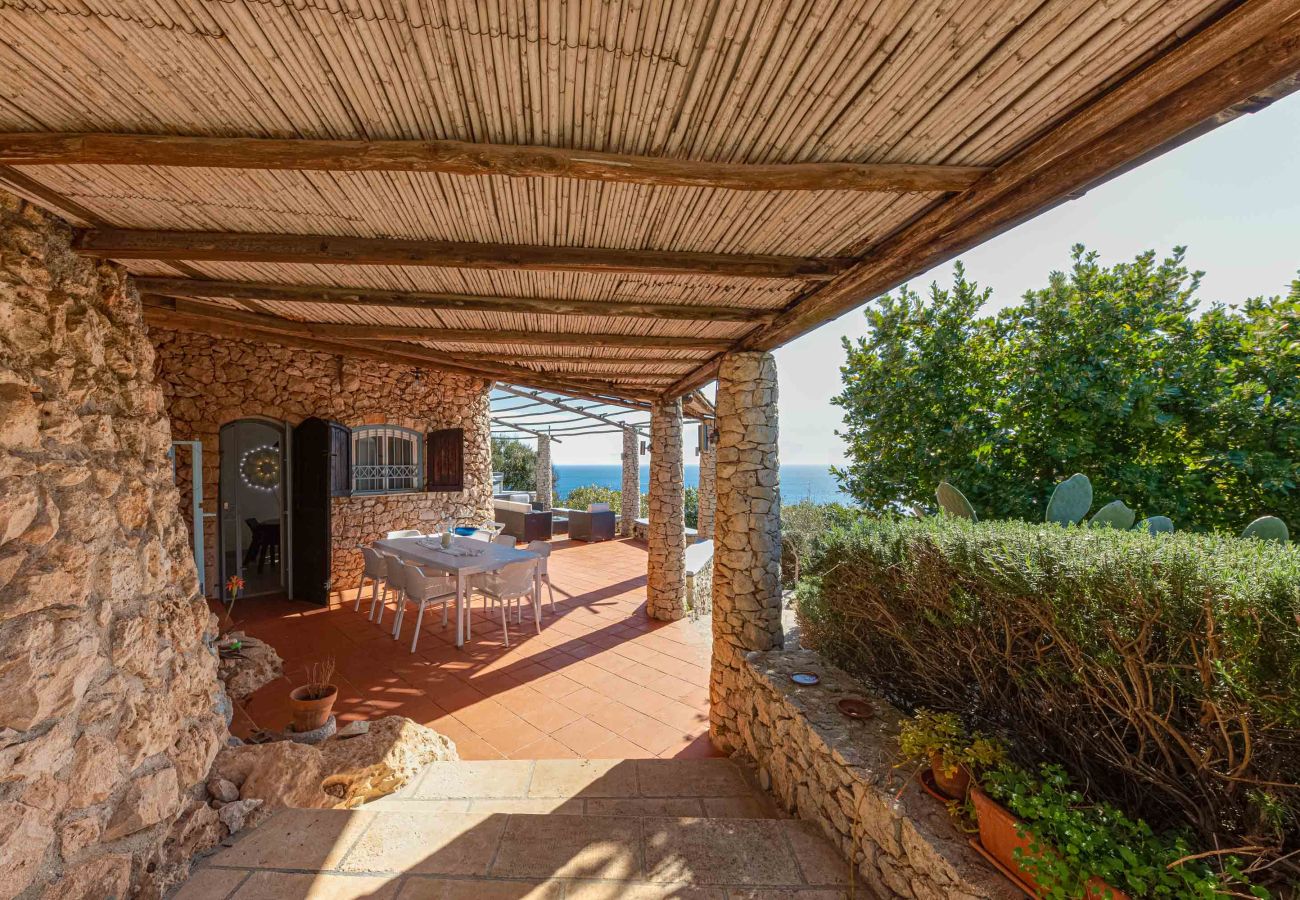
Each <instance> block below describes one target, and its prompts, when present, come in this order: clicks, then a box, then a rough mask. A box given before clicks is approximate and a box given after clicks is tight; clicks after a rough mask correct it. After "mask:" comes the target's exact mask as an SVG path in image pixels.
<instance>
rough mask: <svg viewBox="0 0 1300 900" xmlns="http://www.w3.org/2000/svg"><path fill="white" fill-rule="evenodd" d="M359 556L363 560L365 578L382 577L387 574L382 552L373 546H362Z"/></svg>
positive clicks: (386, 565)
mask: <svg viewBox="0 0 1300 900" xmlns="http://www.w3.org/2000/svg"><path fill="white" fill-rule="evenodd" d="M361 558H362V559H364V560H365V565H366V577H367V578H383V577H384V576H386V575H387V574H388V564H387V563H385V562H384V554H382V553H380V552H379V551H378V550H376V549H375V548H374V547H362V548H361Z"/></svg>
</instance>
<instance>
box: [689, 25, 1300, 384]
mask: <svg viewBox="0 0 1300 900" xmlns="http://www.w3.org/2000/svg"><path fill="white" fill-rule="evenodd" d="M1297 72H1300V6H1297V4H1296V3H1295V2H1294V0H1246V2H1245V3H1243V4H1242V5H1241V6H1239V7H1237V8H1236V9H1235V10H1233V11H1232V12H1231V13H1229V14H1228V15H1226V16H1224V17H1223V18H1222V19H1220V20H1219V21H1217V22H1215V23H1213V24H1211V25H1209V26H1208V27H1206V28H1205V29H1204V30H1203V31H1201V32H1200V33H1199V34H1197V35H1194V36H1193V37H1191V38H1189V39H1188V40H1187V41H1186V42H1184V43H1183V44H1181V45H1179V46H1177V47H1175V48H1174V49H1173V50H1171V51H1169V52H1168V53H1166V54H1164V55H1163V56H1161V57H1159V58H1158V59H1156V60H1155V61H1153V62H1152V63H1150V64H1149V65H1147V66H1146V67H1144V68H1142V69H1140V70H1139V71H1138V72H1136V73H1135V74H1134V75H1132V76H1130V77H1129V78H1128V79H1126V80H1125V81H1124V82H1121V83H1120V84H1119V85H1117V86H1116V87H1115V88H1114V89H1112V90H1111V91H1109V92H1108V93H1106V94H1103V95H1102V96H1101V97H1099V98H1098V99H1096V100H1094V101H1092V102H1091V103H1089V104H1087V105H1086V106H1084V107H1083V108H1082V109H1081V110H1079V111H1078V112H1076V113H1075V114H1074V115H1072V116H1070V117H1069V118H1067V119H1066V120H1065V121H1063V122H1061V123H1060V124H1058V125H1056V126H1055V127H1054V128H1052V129H1051V130H1049V131H1048V132H1047V133H1046V134H1044V135H1043V136H1041V137H1040V138H1038V139H1037V140H1035V141H1034V142H1032V143H1030V144H1029V145H1028V146H1027V147H1025V148H1024V149H1023V150H1021V151H1020V152H1019V153H1017V154H1015V155H1014V156H1013V157H1012V158H1011V159H1009V160H1008V161H1006V162H1005V163H1003V164H1002V165H1000V166H998V167H996V168H995V169H993V170H992V171H991V172H990V173H989V174H987V175H985V176H984V177H983V178H981V179H980V180H979V181H977V182H976V183H975V184H974V185H973V186H972V187H971V188H969V189H968V190H966V191H964V192H962V193H960V194H958V195H956V196H955V197H953V198H951V199H950V200H948V201H946V202H943V203H940V204H937V205H936V206H934V207H933V208H932V209H931V210H930V212H929V213H927V214H925V215H922V216H920V217H919V218H917V219H916V220H914V221H913V222H912V223H911V224H909V225H907V226H905V227H904V228H902V229H901V230H900V231H898V232H895V233H894V234H892V235H889V236H887V237H885V238H884V239H882V240H880V241H878V242H877V243H876V244H875V245H874V246H872V247H871V248H870V249H869V251H868V252H867V254H866V255H865V257H864V258H863V260H862V261H861V262H859V263H857V264H856V265H855V266H853V267H852V268H851V269H849V270H848V271H846V272H845V273H843V274H842V275H840V276H839V277H837V278H835V279H834V280H832V281H830V282H829V283H827V284H826V285H824V286H822V287H821V288H820V289H817V290H814V291H812V292H811V293H809V294H806V295H805V296H803V297H801V298H799V299H798V300H796V301H795V302H794V303H792V304H791V305H790V306H789V307H787V308H786V310H784V311H783V312H782V313H781V314H780V315H778V316H777V318H776V319H775V320H774V321H773V322H772V323H770V324H769V325H766V326H764V327H762V328H760V329H757V330H755V331H754V332H751V333H750V334H749V335H747V336H746V337H744V338H742V339H740V340H738V341H737V342H736V343H735V347H734V349H737V350H769V349H772V348H774V347H778V346H780V345H781V344H784V343H786V342H788V341H791V340H793V339H794V338H796V337H799V336H800V335H802V334H805V333H806V332H808V331H810V330H812V329H813V328H815V327H817V326H818V325H820V324H821V323H823V322H825V321H827V320H829V319H832V318H834V317H836V316H838V315H842V314H843V313H844V312H847V311H848V310H850V309H853V308H854V307H856V306H858V305H860V304H861V303H863V302H864V301H866V300H869V299H871V298H873V297H876V296H879V295H880V294H881V293H883V292H885V291H887V290H890V289H891V288H893V287H894V286H895V285H897V284H899V283H901V282H902V281H904V280H906V279H907V278H909V277H911V276H913V275H916V274H918V273H920V272H924V271H925V270H927V269H929V268H932V267H933V266H935V265H938V264H940V263H942V262H943V261H944V260H947V259H951V258H952V257H953V256H955V255H956V254H958V253H961V252H962V251H964V250H966V249H969V248H970V247H973V246H975V245H976V244H979V243H981V242H983V241H985V240H988V239H989V238H990V237H993V236H995V235H997V234H999V233H1001V232H1002V231H1005V230H1006V229H1008V228H1011V227H1013V226H1014V225H1017V224H1019V223H1020V222H1022V221H1024V220H1026V219H1028V218H1030V217H1032V216H1033V215H1034V214H1036V213H1037V212H1039V211H1041V210H1042V209H1044V208H1046V207H1049V206H1051V205H1053V204H1054V203H1057V202H1060V200H1061V199H1063V198H1065V197H1068V196H1071V195H1077V194H1078V192H1080V191H1082V190H1085V189H1087V188H1089V187H1092V186H1094V185H1096V184H1098V183H1100V182H1101V181H1104V180H1106V179H1107V178H1110V177H1114V176H1115V175H1116V174H1119V173H1120V172H1122V171H1124V167H1126V166H1128V165H1130V164H1132V163H1133V162H1134V161H1135V160H1142V159H1146V158H1149V157H1150V156H1151V155H1154V154H1156V153H1158V152H1160V151H1161V150H1162V149H1164V148H1167V147H1168V146H1169V145H1171V144H1173V143H1176V142H1178V141H1179V139H1180V138H1181V137H1182V136H1184V135H1185V134H1186V133H1188V132H1189V131H1191V130H1192V129H1195V128H1196V127H1197V126H1199V125H1201V123H1203V122H1205V121H1206V120H1209V119H1212V118H1213V117H1215V116H1218V115H1220V114H1221V113H1222V112H1223V111H1224V110H1225V109H1228V108H1229V107H1232V106H1233V105H1234V104H1238V103H1243V102H1247V101H1249V100H1250V99H1251V97H1252V96H1253V95H1255V94H1257V93H1260V92H1263V91H1267V90H1268V89H1269V88H1270V87H1272V86H1273V85H1275V84H1278V83H1279V82H1282V81H1284V80H1285V79H1287V78H1289V77H1291V76H1293V75H1294V74H1295V73H1297ZM717 367H718V360H717V359H713V360H710V361H709V362H708V363H706V364H704V365H702V366H701V367H700V368H699V369H697V370H696V371H695V372H692V373H690V374H688V375H686V376H685V377H683V378H682V379H680V380H679V381H677V382H676V383H675V384H674V385H673V386H672V387H670V388H669V389H668V390H667V391H665V392H664V396H665V397H674V396H680V395H682V394H685V393H687V392H689V391H692V390H694V389H696V388H698V387H700V386H701V385H703V384H706V383H707V382H708V381H710V380H712V379H713V378H714V377H716V374H717Z"/></svg>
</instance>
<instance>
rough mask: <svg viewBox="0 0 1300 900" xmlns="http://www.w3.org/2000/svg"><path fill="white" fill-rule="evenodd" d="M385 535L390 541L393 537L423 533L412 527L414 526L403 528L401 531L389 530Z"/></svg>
mask: <svg viewBox="0 0 1300 900" xmlns="http://www.w3.org/2000/svg"><path fill="white" fill-rule="evenodd" d="M386 537H387V538H388V540H390V541H391V540H392V539H393V538H404V537H424V535H423V534H422V533H421V532H420V531H418V530H417V529H414V528H403V529H402V530H401V531H390V532H388V534H387V535H386Z"/></svg>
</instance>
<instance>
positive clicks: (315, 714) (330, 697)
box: [289, 658, 339, 734]
mask: <svg viewBox="0 0 1300 900" xmlns="http://www.w3.org/2000/svg"><path fill="white" fill-rule="evenodd" d="M333 677H334V660H333V659H332V658H331V659H326V660H325V661H323V662H319V663H313V664H312V666H311V668H310V669H308V671H307V683H306V684H304V685H301V686H300V687H296V688H294V689H293V690H292V691H290V692H289V709H290V714H291V716H292V722H293V730H294V731H295V732H297V733H299V734H302V733H305V732H308V731H315V730H316V729H317V728H320V727H322V726H323V725H324V724H325V723H326V722H328V721H329V718H330V711H331V710H332V709H333V708H334V701H335V699H336V698H337V697H338V695H339V689H338V687H337V686H336V685H334V684H332V683H331V682H330V679H332V678H333Z"/></svg>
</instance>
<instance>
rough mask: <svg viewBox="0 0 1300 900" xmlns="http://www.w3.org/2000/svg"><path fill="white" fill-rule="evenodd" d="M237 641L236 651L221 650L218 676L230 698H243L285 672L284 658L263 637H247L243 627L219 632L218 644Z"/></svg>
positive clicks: (223, 645) (228, 643)
mask: <svg viewBox="0 0 1300 900" xmlns="http://www.w3.org/2000/svg"><path fill="white" fill-rule="evenodd" d="M235 641H238V642H239V650H238V651H237V655H232V656H226V655H224V653H225V651H224V650H223V656H222V658H221V665H220V668H218V670H217V674H218V677H220V678H221V682H222V684H224V685H225V686H226V695H227V696H229V697H230V699H231V700H243V699H244V698H245V697H247V696H249V695H250V694H252V693H253V692H254V691H256V690H257V689H258V688H260V687H261V686H262V685H264V684H270V683H271V682H272V681H275V679H277V678H279V677H280V676H281V675H283V674H284V660H282V659H280V654H278V653H276V652H275V648H274V647H272V646H271V645H270V644H268V643H266V642H265V641H259V640H258V639H257V638H254V637H249V636H248V635H246V634H244V632H242V631H232V632H230V633H229V634H225V635H222V638H221V644H220V645H219V646H221V647H225V646H227V645H230V644H233V643H234V642H235Z"/></svg>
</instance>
